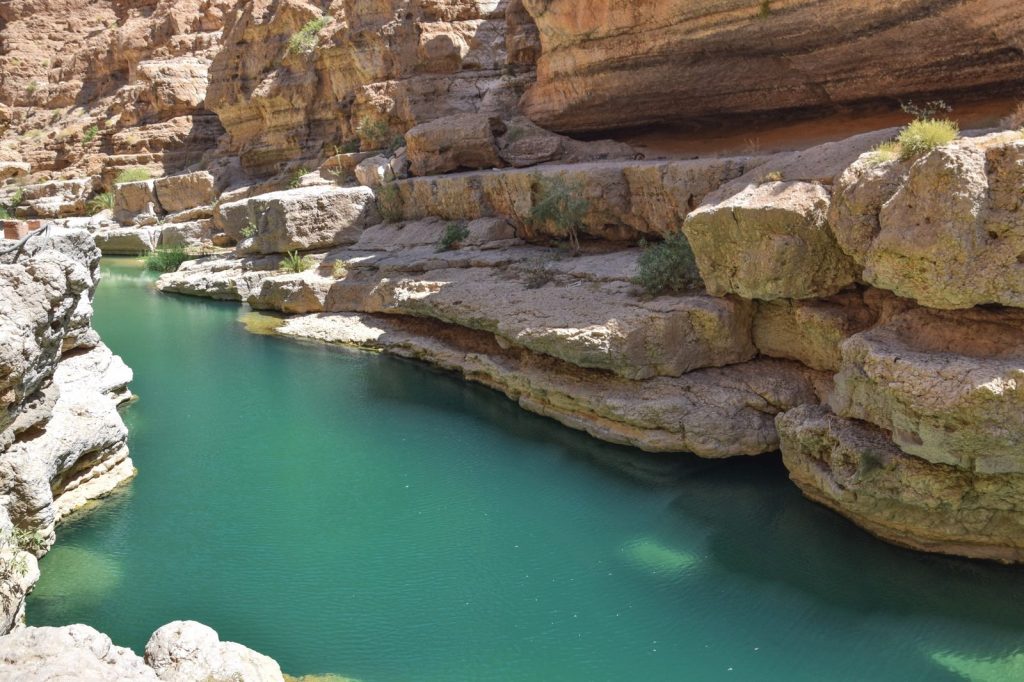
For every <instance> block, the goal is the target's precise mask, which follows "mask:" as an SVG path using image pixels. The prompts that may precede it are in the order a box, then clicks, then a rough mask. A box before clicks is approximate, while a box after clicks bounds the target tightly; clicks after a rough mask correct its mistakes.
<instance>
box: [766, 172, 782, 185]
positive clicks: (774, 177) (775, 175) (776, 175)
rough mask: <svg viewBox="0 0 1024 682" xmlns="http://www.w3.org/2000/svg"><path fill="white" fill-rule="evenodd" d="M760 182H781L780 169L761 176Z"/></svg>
mask: <svg viewBox="0 0 1024 682" xmlns="http://www.w3.org/2000/svg"><path fill="white" fill-rule="evenodd" d="M761 182H782V171H777V170H775V171H769V172H767V173H765V174H764V177H762V178H761Z"/></svg>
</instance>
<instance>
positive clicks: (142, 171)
mask: <svg viewBox="0 0 1024 682" xmlns="http://www.w3.org/2000/svg"><path fill="white" fill-rule="evenodd" d="M152 177H153V174H152V173H150V172H149V169H148V168H142V167H138V168H125V169H124V170H123V171H121V172H120V173H118V174H117V177H116V178H114V184H115V185H120V184H122V183H125V182H139V181H140V180H149V179H150V178H152Z"/></svg>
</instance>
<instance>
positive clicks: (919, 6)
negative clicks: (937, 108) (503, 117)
mask: <svg viewBox="0 0 1024 682" xmlns="http://www.w3.org/2000/svg"><path fill="white" fill-rule="evenodd" d="M523 4H524V6H525V8H526V9H527V10H528V11H529V13H530V14H531V15H532V16H533V18H534V20H535V21H536V25H537V28H538V29H539V34H540V42H541V55H540V59H539V61H538V63H537V83H536V85H534V86H533V87H532V88H531V89H530V90H529V91H528V92H527V94H526V97H525V98H524V100H523V110H524V112H525V113H526V115H528V116H529V117H530V118H532V119H533V120H534V121H536V122H537V123H539V124H540V125H543V126H545V127H547V128H551V129H553V130H558V131H560V132H568V131H576V132H581V131H594V130H607V129H611V128H623V127H636V126H642V125H645V124H651V123H661V122H668V121H681V120H682V121H690V122H694V123H699V122H702V121H703V122H714V121H715V120H716V119H718V118H719V117H722V116H751V115H763V114H769V113H779V112H783V113H785V112H793V111H800V110H835V109H837V108H841V107H844V106H848V105H851V104H856V103H861V102H866V101H876V102H877V101H879V100H888V101H889V102H890V103H891V102H892V101H893V100H898V99H908V98H914V97H920V96H925V95H926V94H945V95H947V96H958V95H965V94H972V93H975V94H976V93H985V92H988V93H991V92H994V91H999V90H1003V89H1006V88H1019V86H1020V85H1021V84H1022V83H1024V76H1022V73H1024V71H1022V66H1024V51H1022V47H1024V45H1022V42H1021V37H1020V36H1021V31H1022V29H1024V7H1022V6H1021V5H1020V3H1019V2H1016V0H984V1H981V2H968V3H964V2H958V1H955V0H942V1H939V2H936V1H935V0H910V1H908V2H898V3H894V2H886V1H883V0H867V1H862V2H855V3H850V2H844V1H843V0H824V1H820V0H768V1H767V2H763V3H762V2H754V1H753V0H715V1H714V2H705V1H703V0H701V1H698V0H668V1H665V2H618V1H617V0H594V1H593V2H586V3H579V2H576V0H524V2H523Z"/></svg>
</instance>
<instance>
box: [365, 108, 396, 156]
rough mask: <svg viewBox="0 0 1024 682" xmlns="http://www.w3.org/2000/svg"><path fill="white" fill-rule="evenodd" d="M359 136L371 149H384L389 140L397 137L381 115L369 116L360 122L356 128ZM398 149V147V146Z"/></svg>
mask: <svg viewBox="0 0 1024 682" xmlns="http://www.w3.org/2000/svg"><path fill="white" fill-rule="evenodd" d="M356 132H357V133H358V134H359V138H360V139H361V140H362V141H363V142H365V143H366V145H367V147H369V148H370V149H383V148H385V147H388V141H389V140H393V139H394V138H395V136H394V134H393V133H392V131H391V126H389V125H388V122H387V121H386V120H384V119H383V118H382V117H380V116H372V117H370V116H368V117H366V118H364V119H362V120H361V121H360V122H359V126H358V127H357V128H356ZM396 149H397V147H396Z"/></svg>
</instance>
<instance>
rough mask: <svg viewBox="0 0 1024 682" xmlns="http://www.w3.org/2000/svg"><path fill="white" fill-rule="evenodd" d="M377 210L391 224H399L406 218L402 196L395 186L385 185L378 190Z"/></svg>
mask: <svg viewBox="0 0 1024 682" xmlns="http://www.w3.org/2000/svg"><path fill="white" fill-rule="evenodd" d="M377 210H378V211H380V214H381V216H382V217H383V218H384V220H386V221H387V222H389V223H397V222H399V221H400V220H401V219H402V218H403V217H404V216H405V208H404V206H403V205H402V194H401V192H399V191H398V187H396V186H395V185H394V184H390V185H384V186H383V187H381V188H380V189H379V190H377Z"/></svg>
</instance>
